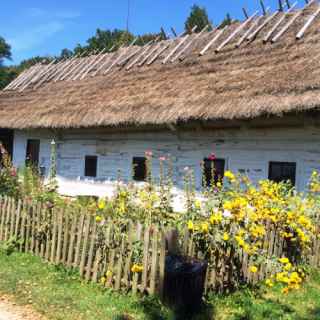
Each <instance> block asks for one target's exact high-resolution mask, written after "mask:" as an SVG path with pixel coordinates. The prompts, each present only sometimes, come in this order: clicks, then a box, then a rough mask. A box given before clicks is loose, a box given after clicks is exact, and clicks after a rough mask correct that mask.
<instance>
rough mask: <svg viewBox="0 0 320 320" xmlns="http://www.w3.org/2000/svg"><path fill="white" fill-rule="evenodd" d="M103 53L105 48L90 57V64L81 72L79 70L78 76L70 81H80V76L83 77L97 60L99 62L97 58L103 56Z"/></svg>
mask: <svg viewBox="0 0 320 320" xmlns="http://www.w3.org/2000/svg"><path fill="white" fill-rule="evenodd" d="M105 51H106V48H103V49H102V50H100V52H98V54H96V55H95V56H92V59H91V60H90V62H89V63H88V64H87V65H86V66H85V67H84V68H83V69H82V70H80V72H79V73H78V74H76V75H75V76H74V78H73V79H72V80H73V81H74V80H77V79H79V78H80V79H82V75H84V74H85V73H86V71H87V70H89V69H90V67H91V66H92V65H93V64H95V62H96V61H97V60H99V58H100V57H101V56H103V55H104V53H105Z"/></svg>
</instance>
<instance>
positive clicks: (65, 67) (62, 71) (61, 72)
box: [53, 51, 86, 82]
mask: <svg viewBox="0 0 320 320" xmlns="http://www.w3.org/2000/svg"><path fill="white" fill-rule="evenodd" d="M85 54H86V51H83V52H82V53H81V54H76V55H74V56H73V57H71V59H69V60H67V61H66V64H65V65H63V66H61V69H60V70H59V71H58V72H57V74H56V75H55V76H54V77H55V78H54V79H53V81H54V82H57V81H59V80H60V79H61V77H63V76H64V75H65V74H66V72H68V71H69V70H70V68H72V66H74V65H75V64H76V63H77V61H79V59H80V58H81V57H83V56H84V55H85Z"/></svg>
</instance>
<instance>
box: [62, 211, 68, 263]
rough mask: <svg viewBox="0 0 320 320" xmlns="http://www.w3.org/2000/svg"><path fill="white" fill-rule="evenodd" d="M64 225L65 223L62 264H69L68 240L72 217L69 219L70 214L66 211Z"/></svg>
mask: <svg viewBox="0 0 320 320" xmlns="http://www.w3.org/2000/svg"><path fill="white" fill-rule="evenodd" d="M63 217H64V223H63V230H62V232H63V246H62V258H61V261H62V263H66V262H67V253H68V251H67V250H68V238H69V232H70V231H69V221H70V217H69V212H68V211H67V210H65V212H64V215H63Z"/></svg>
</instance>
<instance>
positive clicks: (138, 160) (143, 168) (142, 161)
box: [132, 157, 147, 181]
mask: <svg viewBox="0 0 320 320" xmlns="http://www.w3.org/2000/svg"><path fill="white" fill-rule="evenodd" d="M132 165H133V180H135V181H145V180H146V178H147V158H145V157H134V158H133V159H132Z"/></svg>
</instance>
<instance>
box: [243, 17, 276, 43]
mask: <svg viewBox="0 0 320 320" xmlns="http://www.w3.org/2000/svg"><path fill="white" fill-rule="evenodd" d="M278 13H279V11H276V12H274V13H273V14H272V15H271V16H269V17H268V18H267V19H266V20H265V21H264V22H263V23H262V24H261V25H260V26H258V28H257V29H256V30H254V31H253V32H252V33H251V34H249V35H248V36H247V40H248V41H251V40H252V39H253V38H254V37H255V36H256V35H257V34H258V33H259V32H260V31H261V30H262V29H263V28H264V27H265V26H266V25H267V24H268V23H269V22H270V21H271V20H272V19H273V18H274V17H275V16H276V15H277V14H278Z"/></svg>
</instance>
